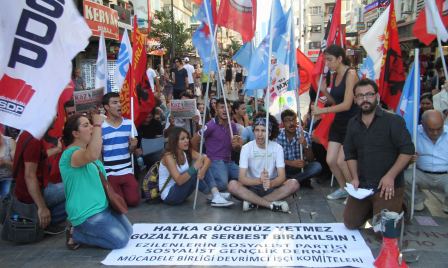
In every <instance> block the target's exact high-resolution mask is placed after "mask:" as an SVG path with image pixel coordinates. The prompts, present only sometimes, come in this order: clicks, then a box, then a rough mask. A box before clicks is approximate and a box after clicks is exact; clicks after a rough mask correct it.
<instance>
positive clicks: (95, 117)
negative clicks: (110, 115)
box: [91, 113, 104, 125]
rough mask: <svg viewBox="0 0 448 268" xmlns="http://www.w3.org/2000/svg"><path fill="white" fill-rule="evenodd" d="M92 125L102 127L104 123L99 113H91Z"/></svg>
mask: <svg viewBox="0 0 448 268" xmlns="http://www.w3.org/2000/svg"><path fill="white" fill-rule="evenodd" d="M91 117H92V123H93V125H102V124H103V121H104V116H103V115H101V114H99V113H91Z"/></svg>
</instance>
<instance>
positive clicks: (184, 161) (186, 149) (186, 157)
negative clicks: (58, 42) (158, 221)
mask: <svg viewBox="0 0 448 268" xmlns="http://www.w3.org/2000/svg"><path fill="white" fill-rule="evenodd" d="M210 163H211V162H210V159H208V157H207V156H206V155H204V156H201V155H200V154H199V153H198V152H196V151H194V150H192V149H191V146H190V134H189V133H188V132H187V131H186V130H185V129H183V128H180V127H173V128H172V129H170V131H169V135H168V144H167V148H166V150H165V153H164V155H163V157H162V161H160V166H159V189H160V191H161V194H160V197H161V199H162V200H163V202H164V203H166V204H169V205H178V204H181V203H183V202H184V201H185V200H186V199H187V198H188V197H189V196H190V195H191V193H193V191H194V190H195V188H196V179H198V180H201V181H202V180H204V181H205V184H204V183H201V190H204V189H205V188H209V189H211V193H212V199H211V205H212V206H214V207H227V206H231V205H233V202H231V201H228V200H226V199H225V198H224V197H222V196H221V194H220V193H219V191H218V188H217V186H216V182H215V181H214V179H213V177H212V175H211V173H210V172H208V167H209V166H210Z"/></svg>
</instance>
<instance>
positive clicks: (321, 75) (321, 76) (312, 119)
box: [308, 72, 324, 137]
mask: <svg viewBox="0 0 448 268" xmlns="http://www.w3.org/2000/svg"><path fill="white" fill-rule="evenodd" d="M323 77H324V74H323V72H322V73H321V74H320V78H319V85H318V86H317V93H316V99H315V100H314V105H313V106H314V110H315V109H316V108H317V102H318V101H319V94H320V91H321V87H322V86H321V85H322V79H323ZM313 127H314V114H313V115H312V116H311V122H310V130H309V131H308V133H309V134H310V137H312V135H313Z"/></svg>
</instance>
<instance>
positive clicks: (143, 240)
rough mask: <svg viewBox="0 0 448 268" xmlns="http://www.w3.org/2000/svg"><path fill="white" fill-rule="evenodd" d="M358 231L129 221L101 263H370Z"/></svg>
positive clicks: (335, 226) (328, 226) (336, 227)
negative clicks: (122, 240)
mask: <svg viewBox="0 0 448 268" xmlns="http://www.w3.org/2000/svg"><path fill="white" fill-rule="evenodd" d="M373 262H374V259H373V256H372V252H371V251H370V249H369V247H368V246H367V244H366V243H365V241H364V239H363V238H362V236H361V234H360V233H359V231H358V230H348V229H347V228H345V226H344V225H343V224H342V223H322V224H318V223H314V224H296V223H291V224H215V223H213V224H212V223H210V224H208V223H203V224H195V223H184V224H182V223H172V224H170V223H165V224H163V223H160V224H158V223H154V224H134V233H133V234H132V236H131V240H130V242H129V243H128V245H127V246H126V247H125V248H123V249H119V250H113V251H112V252H111V253H110V254H109V255H108V256H107V257H106V259H105V260H103V261H102V263H103V264H105V265H153V266H161V265H170V266H174V265H206V266H209V265H213V266H241V267H244V266H307V267H341V266H352V267H373Z"/></svg>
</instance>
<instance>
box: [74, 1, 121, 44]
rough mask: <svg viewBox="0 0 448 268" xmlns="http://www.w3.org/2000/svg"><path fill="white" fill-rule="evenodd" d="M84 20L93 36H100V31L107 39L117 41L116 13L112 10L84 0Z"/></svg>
mask: <svg viewBox="0 0 448 268" xmlns="http://www.w3.org/2000/svg"><path fill="white" fill-rule="evenodd" d="M83 5H84V19H85V20H86V22H87V24H88V25H89V27H90V29H92V34H93V35H94V36H100V35H101V31H103V33H104V37H105V38H108V39H115V40H119V32H118V12H117V11H116V10H113V9H112V8H109V7H106V6H103V5H100V4H97V3H94V2H90V1H88V0H84V4H83Z"/></svg>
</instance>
